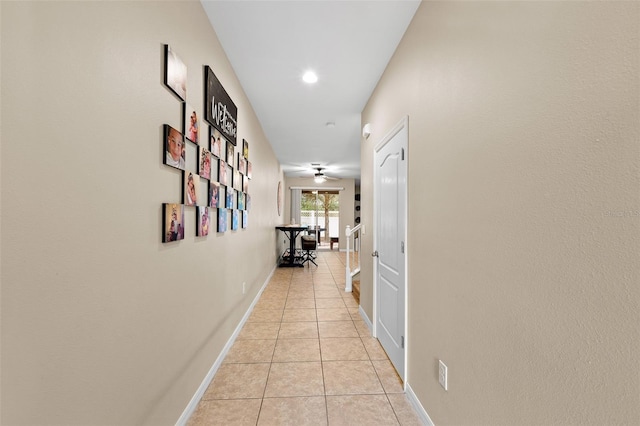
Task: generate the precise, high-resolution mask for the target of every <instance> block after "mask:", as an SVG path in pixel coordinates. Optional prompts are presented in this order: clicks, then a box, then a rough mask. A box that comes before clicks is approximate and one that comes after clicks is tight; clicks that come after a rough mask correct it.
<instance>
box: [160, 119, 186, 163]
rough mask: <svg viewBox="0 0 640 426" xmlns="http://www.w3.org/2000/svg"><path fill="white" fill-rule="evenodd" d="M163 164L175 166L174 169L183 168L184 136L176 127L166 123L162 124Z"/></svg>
mask: <svg viewBox="0 0 640 426" xmlns="http://www.w3.org/2000/svg"><path fill="white" fill-rule="evenodd" d="M163 133H164V157H163V158H164V164H166V165H167V166H171V167H175V168H176V169H180V170H184V169H185V149H184V137H183V136H182V133H180V132H179V131H178V129H174V128H173V127H171V126H169V125H168V124H165V125H164V131H163Z"/></svg>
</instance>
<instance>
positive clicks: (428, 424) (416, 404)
mask: <svg viewBox="0 0 640 426" xmlns="http://www.w3.org/2000/svg"><path fill="white" fill-rule="evenodd" d="M405 394H406V395H407V400H409V403H410V404H411V405H412V406H413V409H414V410H416V414H417V415H418V417H419V418H420V421H421V422H422V424H423V425H425V426H435V425H434V424H433V422H432V421H431V417H429V414H427V410H425V409H424V407H423V406H422V404H421V403H420V401H419V400H418V397H417V396H416V394H415V393H413V389H411V386H410V385H409V383H407V385H406V386H405Z"/></svg>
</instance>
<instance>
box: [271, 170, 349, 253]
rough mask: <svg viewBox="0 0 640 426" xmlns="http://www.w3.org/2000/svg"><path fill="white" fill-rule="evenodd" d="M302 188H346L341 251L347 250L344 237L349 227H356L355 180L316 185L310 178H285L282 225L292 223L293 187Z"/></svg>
mask: <svg viewBox="0 0 640 426" xmlns="http://www.w3.org/2000/svg"><path fill="white" fill-rule="evenodd" d="M292 186H293V187H300V188H344V190H342V191H340V195H339V200H338V202H339V203H340V216H339V220H340V235H339V238H340V240H339V245H340V250H346V248H347V246H346V240H345V237H344V230H345V227H346V226H347V225H349V226H350V227H352V228H353V227H354V226H355V222H354V220H355V217H354V213H355V212H354V203H355V179H337V180H328V181H325V182H323V183H315V182H314V181H313V179H309V178H293V177H287V178H285V184H284V194H285V205H284V211H283V215H282V219H283V221H282V223H289V222H290V221H291V187H292Z"/></svg>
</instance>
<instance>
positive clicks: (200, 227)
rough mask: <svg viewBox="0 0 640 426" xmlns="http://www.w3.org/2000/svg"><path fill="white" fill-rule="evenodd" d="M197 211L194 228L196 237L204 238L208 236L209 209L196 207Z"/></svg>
mask: <svg viewBox="0 0 640 426" xmlns="http://www.w3.org/2000/svg"><path fill="white" fill-rule="evenodd" d="M196 210H197V211H198V216H197V217H198V221H197V226H196V236H198V237H206V236H207V235H209V222H210V216H209V207H203V206H198V207H197V208H196Z"/></svg>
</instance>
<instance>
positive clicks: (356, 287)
mask: <svg viewBox="0 0 640 426" xmlns="http://www.w3.org/2000/svg"><path fill="white" fill-rule="evenodd" d="M352 286H353V290H352V292H351V293H352V294H353V298H354V299H356V302H358V305H359V304H360V274H358V278H355V279H354V280H353V284H352Z"/></svg>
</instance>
